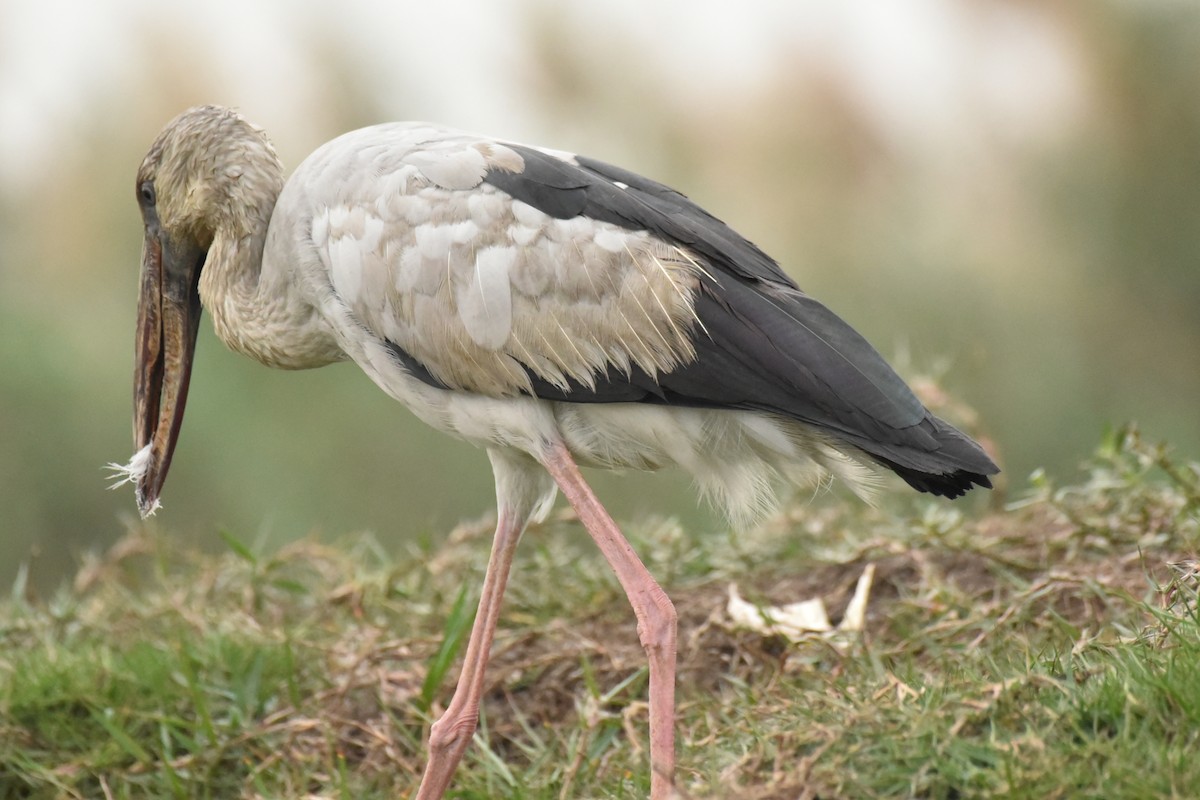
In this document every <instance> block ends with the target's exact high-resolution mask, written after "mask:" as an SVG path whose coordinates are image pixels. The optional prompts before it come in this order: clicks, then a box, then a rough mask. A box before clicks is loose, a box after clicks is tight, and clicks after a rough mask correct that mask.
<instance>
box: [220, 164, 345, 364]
mask: <svg viewBox="0 0 1200 800" xmlns="http://www.w3.org/2000/svg"><path fill="white" fill-rule="evenodd" d="M279 191H280V189H279V187H278V185H275V186H274V187H272V191H270V192H269V193H263V192H260V193H259V194H258V196H257V198H256V200H255V202H254V203H253V204H250V205H248V206H247V207H245V208H244V209H243V211H244V213H241V214H235V215H234V216H233V218H232V220H230V221H229V222H227V224H225V225H222V226H221V227H219V228H218V229H217V230H216V232H215V233H214V235H213V241H212V246H211V247H210V248H209V251H208V258H207V260H206V261H205V264H204V268H203V270H202V271H201V273H200V302H201V303H202V305H203V306H204V308H205V310H206V311H208V312H209V314H210V316H211V317H212V321H213V329H214V330H215V331H216V334H217V337H218V338H219V339H220V340H221V341H222V342H224V343H225V345H226V346H227V347H229V348H230V349H231V350H234V351H236V352H239V353H242V354H243V355H247V356H250V357H251V358H253V359H255V360H256V361H259V362H261V363H263V364H266V365H267V366H270V367H278V368H281V369H307V368H310V367H318V366H323V365H325V364H328V363H331V362H333V361H339V360H341V359H343V358H345V356H344V355H343V354H342V352H341V350H340V348H338V347H337V346H336V342H335V341H334V340H333V337H332V334H331V333H330V332H329V331H328V330H326V329H325V326H324V325H323V324H322V323H321V321H320V319H319V318H318V317H317V315H316V314H315V310H314V309H313V307H312V306H311V304H310V303H308V302H307V301H306V300H305V299H304V298H303V297H302V296H301V294H300V292H298V291H297V290H296V288H295V287H294V285H293V284H292V282H291V280H290V278H289V271H288V270H286V269H279V268H278V267H277V265H276V264H275V263H274V262H276V261H278V259H272V258H270V257H269V255H267V256H265V255H264V253H265V251H266V249H267V243H268V234H269V229H270V221H271V216H272V214H273V212H274V209H275V204H276V200H277V199H278V197H279ZM264 262H266V263H265V264H264Z"/></svg>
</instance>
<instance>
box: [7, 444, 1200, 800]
mask: <svg viewBox="0 0 1200 800" xmlns="http://www.w3.org/2000/svg"><path fill="white" fill-rule="evenodd" d="M630 528H631V530H630V533H631V538H633V539H634V541H635V545H636V547H637V549H638V550H639V552H640V553H641V554H642V555H643V557H644V558H645V559H646V561H647V563H648V565H649V566H650V568H651V570H652V571H653V572H654V573H655V574H656V575H658V576H659V577H660V579H661V580H662V582H663V583H664V585H665V586H666V587H667V588H668V591H669V593H670V594H671V595H672V597H673V598H674V599H675V600H676V603H677V606H678V607H679V610H680V616H681V630H680V676H679V713H678V717H679V720H678V727H679V761H680V771H679V788H680V791H681V793H682V795H683V796H684V797H698V798H699V797H737V798H757V799H759V800H766V799H767V798H843V797H845V798H872V797H928V798H963V797H1013V798H1020V797H1031V798H1034V797H1036V798H1056V797H1062V798H1077V797H1096V798H1122V797H1129V798H1135V797H1136V798H1142V797H1181V798H1182V797H1190V796H1194V793H1195V787H1196V786H1198V785H1200V759H1197V758H1195V753H1196V752H1198V748H1200V615H1198V612H1197V562H1196V550H1197V545H1198V542H1200V467H1198V466H1197V465H1195V464H1181V463H1177V462H1176V461H1175V460H1173V459H1172V458H1171V457H1170V455H1169V454H1168V453H1167V452H1166V451H1165V449H1163V448H1161V447H1156V446H1152V445H1148V444H1146V443H1145V442H1143V441H1142V440H1141V439H1140V437H1139V436H1138V435H1137V433H1136V431H1134V430H1131V429H1127V430H1123V431H1118V432H1116V433H1114V435H1113V436H1111V437H1110V438H1109V440H1108V441H1106V442H1105V444H1104V445H1103V446H1102V447H1101V449H1100V451H1099V453H1098V454H1097V456H1096V458H1095V461H1094V463H1093V464H1092V466H1091V469H1090V472H1089V474H1088V477H1087V479H1086V480H1085V481H1084V482H1083V483H1081V484H1080V485H1077V486H1068V487H1057V486H1054V485H1051V484H1050V483H1049V482H1048V481H1046V480H1045V478H1044V477H1041V476H1034V478H1033V480H1032V482H1031V484H1030V486H1029V487H1028V488H1027V489H1025V490H1024V494H1023V496H1022V498H1021V499H1020V500H1018V501H1016V502H1014V503H1012V504H1010V505H1009V506H1007V507H1005V508H1001V509H997V510H993V511H991V512H987V513H979V514H970V513H966V512H962V511H960V510H959V507H958V506H953V505H949V504H945V503H938V502H934V501H930V500H927V499H924V498H915V499H911V500H910V499H902V498H901V496H899V495H898V496H897V497H896V498H894V499H890V500H889V501H888V503H887V504H885V505H884V506H883V507H882V508H879V509H870V508H865V507H863V506H861V504H856V503H854V502H848V501H846V500H845V498H833V499H828V498H820V499H818V500H816V501H813V502H812V503H809V504H807V505H805V506H804V507H802V508H796V509H794V510H793V511H792V512H790V513H789V514H786V515H784V516H781V517H779V518H776V519H773V520H771V521H769V522H768V523H767V524H766V525H764V526H762V527H761V528H760V529H758V530H756V531H754V532H751V533H748V534H744V535H740V536H736V537H734V536H730V535H725V534H714V535H709V536H694V535H690V534H686V533H685V532H683V531H681V530H680V529H679V528H678V526H677V525H675V524H674V523H672V522H670V521H654V522H643V523H642V524H638V525H634V526H630ZM489 533H490V525H489V524H488V523H487V522H486V521H483V522H481V523H478V524H474V525H466V526H463V527H461V528H459V529H458V530H456V531H454V532H452V533H451V534H450V535H449V536H448V537H447V538H445V539H444V540H442V541H440V542H438V543H437V544H435V545H429V546H426V547H414V548H413V549H412V550H410V551H409V552H406V553H405V554H403V555H402V556H400V557H396V556H389V555H387V554H385V553H383V552H382V551H381V550H380V549H379V548H378V547H376V546H375V545H374V544H373V543H372V542H371V541H370V540H369V539H358V540H355V541H353V542H348V543H345V544H343V545H342V546H340V547H331V546H326V545H321V544H318V543H315V542H312V541H305V542H300V543H297V544H295V545H292V546H289V547H285V548H283V549H282V550H280V551H278V552H276V553H272V554H263V553H257V552H255V551H254V550H253V548H249V547H247V546H245V545H244V544H242V543H241V542H240V541H239V540H238V538H237V537H236V535H234V534H230V533H225V534H223V536H224V538H225V540H226V542H227V545H228V550H227V552H226V553H225V554H224V555H222V556H219V557H213V556H207V555H201V554H199V553H197V552H194V551H190V550H187V549H185V548H184V546H183V545H182V543H180V542H178V541H176V540H173V539H171V538H170V537H168V536H163V535H159V534H156V533H154V532H152V531H151V530H149V529H144V528H139V529H137V530H134V531H131V532H130V534H129V536H128V537H126V538H125V539H124V540H123V541H122V542H121V543H120V544H119V545H118V546H116V547H115V548H114V549H113V550H111V551H110V552H108V553H105V554H103V555H99V556H96V557H95V558H93V559H91V560H89V561H88V562H87V563H86V564H85V565H84V566H83V568H82V569H81V570H80V572H79V574H78V575H77V577H76V579H75V581H74V584H73V585H72V586H69V587H65V588H64V589H63V590H62V591H60V592H59V593H58V594H56V595H55V596H54V597H51V598H47V599H43V600H36V601H35V600H31V599H30V598H28V597H26V596H25V592H24V591H23V590H22V587H20V586H19V585H18V586H17V587H15V589H14V592H13V594H12V596H11V597H10V598H9V599H8V600H7V601H4V602H3V604H2V606H0V798H137V797H156V798H157V797H168V798H208V797H212V798H258V797H263V798H266V797H271V798H274V797H307V798H326V797H339V798H373V797H396V796H402V797H403V796H411V794H412V792H413V790H414V787H415V786H416V783H417V781H418V779H419V775H420V770H421V768H422V765H423V757H424V756H423V749H424V746H423V740H424V737H425V736H426V735H427V731H428V725H429V722H430V719H431V718H432V717H434V716H436V713H437V712H438V710H439V709H440V708H441V707H442V706H443V705H444V704H445V702H447V701H448V699H449V695H450V692H451V691H452V688H453V679H454V675H455V674H456V671H457V658H458V657H459V656H460V655H461V654H460V652H459V651H460V649H461V646H462V644H463V641H464V638H465V631H466V630H467V629H468V627H469V625H470V621H471V613H472V606H473V604H474V602H475V598H476V596H477V591H478V586H479V584H480V582H481V576H482V573H483V566H484V564H485V562H486V557H487V549H488V544H489V542H488V539H489ZM586 545H587V543H586V537H585V536H584V535H583V534H582V532H581V531H580V530H579V528H578V525H577V523H576V522H575V521H574V520H572V519H571V518H570V517H569V516H565V515H564V516H561V517H559V518H557V519H556V520H554V521H552V522H551V523H548V524H547V525H545V526H542V527H541V528H539V529H537V530H533V531H530V533H529V534H528V536H527V539H526V541H525V542H524V543H523V545H522V549H521V553H520V555H519V558H518V562H517V566H516V568H515V572H514V576H513V581H512V585H511V586H510V591H509V594H508V598H507V601H506V607H505V612H504V615H503V618H502V621H501V629H500V632H499V634H498V636H497V642H496V646H495V648H494V655H493V661H492V667H491V669H490V670H489V679H490V681H491V683H490V686H489V690H488V694H487V699H486V702H485V706H484V708H483V711H482V721H481V726H480V732H479V734H478V735H477V737H476V742H475V745H474V746H473V747H472V748H471V749H470V750H469V751H468V754H467V757H466V759H465V761H464V764H463V767H462V768H460V770H459V772H458V774H457V776H456V781H455V784H454V787H453V789H452V796H454V797H457V798H560V797H589V798H592V797H594V798H608V797H614V798H623V797H644V796H646V794H647V789H648V770H647V763H646V762H647V755H646V730H645V725H646V706H645V702H644V700H645V691H646V674H645V668H644V656H643V653H642V651H641V649H640V647H639V646H638V644H637V639H636V635H635V632H634V623H633V619H632V614H631V613H630V612H629V610H628V606H627V604H626V602H625V600H624V597H623V596H622V595H621V593H620V590H619V589H618V588H617V586H616V584H615V581H613V580H612V578H611V577H610V576H609V574H608V573H607V570H606V569H604V568H603V565H602V562H601V561H600V560H599V558H598V557H597V556H596V555H594V554H593V553H592V552H591V550H590V549H589V548H588V547H587V546H586ZM867 564H873V565H874V566H875V569H876V577H875V584H874V591H873V594H872V596H871V599H870V603H869V605H868V613H867V618H866V627H865V631H864V632H863V633H862V634H861V635H848V634H841V635H835V636H814V637H812V638H811V639H807V640H804V641H801V642H798V643H794V642H788V641H785V640H783V639H781V638H779V637H777V636H764V635H763V634H760V633H757V632H754V631H749V630H741V629H737V628H735V627H733V626H732V625H731V624H730V623H729V621H728V618H727V617H726V615H725V612H724V606H725V603H726V599H727V587H728V585H729V584H730V583H736V584H737V586H738V588H739V591H740V592H741V593H742V595H743V596H745V597H747V598H749V599H751V600H753V601H755V602H759V603H761V604H764V605H772V604H777V603H785V602H791V601H794V600H799V599H804V598H808V597H813V596H820V597H822V598H823V599H824V600H825V602H826V603H827V605H828V606H829V608H830V611H831V612H832V616H833V617H834V619H835V620H836V619H837V618H838V617H839V615H840V614H841V613H842V611H843V610H844V608H845V606H846V604H847V602H848V601H849V597H850V595H851V593H852V592H853V589H854V585H855V582H856V580H857V578H858V576H859V574H860V573H861V571H862V569H863V568H864V566H866V565H867Z"/></svg>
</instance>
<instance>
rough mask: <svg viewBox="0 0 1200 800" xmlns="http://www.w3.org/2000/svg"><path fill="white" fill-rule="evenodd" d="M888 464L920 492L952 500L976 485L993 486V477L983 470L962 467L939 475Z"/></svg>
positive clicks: (996, 471)
mask: <svg viewBox="0 0 1200 800" xmlns="http://www.w3.org/2000/svg"><path fill="white" fill-rule="evenodd" d="M887 466H888V467H890V468H891V469H892V471H894V472H895V473H896V474H897V475H899V476H900V477H901V478H903V479H904V482H905V483H907V484H908V485H909V486H911V487H912V488H914V489H916V490H917V491H918V492H925V493H926V494H932V495H936V496H937V497H945V498H948V499H951V500H953V499H955V498H956V497H962V496H963V495H965V494H966V493H967V492H969V491H971V490H972V489H974V488H975V487H976V486H981V487H983V488H984V489H991V488H992V479H991V478H990V477H988V475H986V474H984V473H982V472H970V471H968V470H964V469H960V470H955V471H954V472H949V473H946V474H941V475H939V474H935V473H929V472H920V471H919V470H915V469H910V468H908V467H902V466H900V465H899V464H888V465H887ZM998 472H999V470H993V471H992V472H991V473H989V474H996V473H998Z"/></svg>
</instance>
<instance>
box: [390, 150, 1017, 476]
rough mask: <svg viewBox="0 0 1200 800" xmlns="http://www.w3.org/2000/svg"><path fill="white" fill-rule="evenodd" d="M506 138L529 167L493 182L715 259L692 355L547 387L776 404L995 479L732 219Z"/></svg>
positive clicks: (603, 397) (982, 459) (642, 181)
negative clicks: (661, 369)
mask: <svg viewBox="0 0 1200 800" xmlns="http://www.w3.org/2000/svg"><path fill="white" fill-rule="evenodd" d="M509 146H510V147H512V149H514V150H515V151H517V152H518V153H519V154H520V155H521V156H522V158H523V159H524V161H525V166H524V169H523V171H521V172H507V171H502V170H494V171H492V172H489V173H487V174H486V175H485V176H484V181H486V182H487V183H490V184H492V185H493V186H495V187H496V188H497V189H500V190H502V191H504V192H506V193H507V194H509V195H510V196H512V197H513V198H514V199H516V200H520V201H522V202H524V203H528V204H529V205H531V206H533V207H535V208H537V209H539V210H541V211H542V212H544V213H546V214H548V215H550V216H552V217H555V218H558V219H570V218H572V217H575V216H579V215H583V216H586V217H588V218H591V219H595V220H599V221H602V222H608V223H611V224H614V225H618V226H620V227H623V228H626V229H629V230H646V231H649V232H650V233H652V234H654V235H655V236H657V237H659V238H660V239H662V240H663V241H666V242H670V243H673V244H677V245H679V246H681V247H684V248H686V249H687V250H688V251H689V252H690V253H691V254H692V255H693V256H695V257H697V258H698V259H700V260H702V262H703V263H704V265H705V267H706V269H707V270H708V274H706V275H703V276H701V278H700V290H699V292H698V293H697V295H696V298H695V311H696V315H697V317H698V318H699V320H700V323H701V325H703V330H701V329H700V326H696V329H695V333H694V341H693V344H694V345H695V347H696V358H695V359H694V360H692V361H690V362H688V363H686V364H683V365H681V366H679V367H676V368H675V369H674V370H672V371H671V372H669V373H663V374H659V375H656V376H650V375H648V374H646V373H645V372H644V371H643V370H640V369H637V368H634V369H632V370H631V371H630V373H629V374H628V375H627V374H625V373H624V372H622V371H619V370H617V369H615V368H613V367H610V368H609V369H608V370H607V371H606V372H605V374H603V375H597V376H596V381H595V385H594V386H592V387H589V386H585V385H582V384H578V383H577V382H575V381H572V382H571V383H570V385H569V387H568V388H567V389H566V390H564V389H562V388H560V387H557V386H554V385H552V384H550V383H548V382H547V381H545V380H542V379H540V378H538V377H537V376H536V375H535V374H534V373H532V371H530V372H529V374H530V380H531V383H532V386H533V390H534V393H535V394H536V396H538V397H542V398H545V399H549V400H563V401H570V402H585V403H613V402H641V403H667V404H672V405H683V406H699V407H714V408H741V409H752V410H758V411H765V412H769V413H773V414H777V415H779V416H782V417H787V418H791V419H795V420H798V421H800V422H803V423H805V424H808V425H810V426H813V427H814V428H816V429H818V430H820V431H823V432H825V433H826V434H828V435H830V436H831V437H833V438H834V439H836V440H839V441H841V442H843V443H845V444H847V445H850V446H852V447H854V448H857V449H858V450H860V451H862V452H864V453H865V454H867V455H868V456H870V457H871V458H873V459H874V460H876V461H878V462H879V463H881V464H883V465H885V466H887V467H889V468H891V469H892V470H894V471H895V472H896V473H897V474H898V475H900V477H901V478H903V479H904V480H905V481H907V482H908V483H909V484H910V485H911V486H913V487H914V488H916V489H918V490H920V491H923V492H932V493H934V494H939V495H945V496H947V497H957V496H959V495H961V494H962V493H963V492H965V491H967V490H968V489H970V488H971V486H972V485H980V486H991V482H990V481H989V479H988V477H987V476H988V475H991V474H995V473H996V472H998V471H999V470H998V469H997V467H996V465H995V464H994V463H993V462H992V460H991V459H990V458H989V457H988V456H987V454H986V453H984V451H983V449H982V448H980V447H979V445H978V444H976V443H975V442H974V441H972V440H971V439H970V438H969V437H967V436H966V435H964V434H963V433H961V432H960V431H958V430H957V429H955V428H954V427H953V426H951V425H950V424H948V423H946V422H944V421H943V420H941V419H938V418H937V417H935V416H934V415H933V414H931V413H930V412H929V411H928V410H927V409H926V408H925V407H924V406H923V405H922V404H921V402H920V401H919V400H918V399H917V398H916V396H915V395H914V394H913V393H912V391H911V390H910V389H909V388H908V386H907V385H906V384H905V383H904V381H903V380H902V379H901V378H900V377H899V376H898V375H897V374H896V373H895V371H893V370H892V368H891V367H890V366H889V365H888V364H887V362H886V361H884V359H883V357H882V356H880V355H879V353H878V352H877V351H876V350H875V348H873V347H872V346H871V345H870V344H869V343H868V342H867V341H866V340H865V339H864V338H863V337H862V336H861V335H859V334H858V332H857V331H855V330H854V329H853V328H851V327H850V326H849V325H848V324H846V323H845V322H844V321H843V320H842V319H841V318H840V317H838V316H837V315H836V314H834V313H833V312H832V311H830V310H829V309H828V308H826V307H825V306H824V305H822V304H821V303H819V302H818V301H816V300H814V299H813V298H811V297H809V296H808V295H806V294H805V293H804V292H802V291H801V290H800V289H799V288H798V287H797V286H796V284H795V283H794V282H793V281H792V279H791V278H789V277H788V276H787V275H786V274H785V273H784V272H783V270H782V269H781V268H780V267H779V265H778V264H777V263H776V262H775V261H774V260H773V259H772V258H771V257H770V256H768V255H767V254H766V253H764V252H763V251H762V250H760V249H759V248H758V247H756V246H755V245H754V244H752V243H751V242H749V241H747V240H746V239H745V238H744V237H742V236H741V235H739V234H738V233H737V232H736V231H734V230H733V229H732V228H730V227H729V226H728V225H726V224H725V223H724V222H721V221H720V220H719V219H717V218H716V217H714V216H712V215H711V214H709V213H708V212H707V211H705V210H704V209H702V208H701V207H700V206H698V205H696V204H695V203H693V202H692V201H691V200H689V199H688V198H687V197H685V196H684V195H683V194H680V193H679V192H677V191H675V190H674V189H671V188H670V187H668V186H665V185H663V184H661V183H657V182H655V181H652V180H649V179H647V178H644V177H641V176H639V175H637V174H635V173H632V172H629V171H628V170H624V169H621V168H620V167H615V166H612V165H610V164H605V163H604V162H601V161H595V160H593V159H588V158H583V157H576V159H575V162H574V163H572V162H570V161H565V160H563V159H561V158H558V157H556V156H552V155H548V154H546V153H543V152H541V151H539V150H535V149H532V148H528V147H523V146H520V145H509ZM704 331H706V332H707V335H706V334H705V332H704ZM410 360H411V359H410ZM418 377H421V376H420V375H418Z"/></svg>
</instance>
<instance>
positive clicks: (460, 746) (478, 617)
mask: <svg viewBox="0 0 1200 800" xmlns="http://www.w3.org/2000/svg"><path fill="white" fill-rule="evenodd" d="M488 456H489V457H490V458H491V461H492V470H493V472H494V473H495V476H496V505H497V509H496V513H497V520H496V536H495V540H494V541H493V543H492V554H491V557H490V558H489V559H488V567H487V576H486V577H485V578H484V581H483V591H482V593H481V595H480V597H479V610H478V611H476V612H475V624H474V625H473V626H472V628H471V638H470V640H469V641H468V642H467V654H466V656H465V657H464V658H463V667H462V672H461V673H460V674H459V676H458V687H457V688H456V689H455V690H454V697H453V698H452V699H451V700H450V705H449V706H447V707H446V711H445V712H444V713H443V714H442V716H441V717H440V718H438V720H437V722H435V723H433V726H432V727H431V728H430V731H429V762H428V763H427V764H426V765H425V774H424V775H423V776H422V777H421V786H420V788H419V789H418V790H417V798H416V800H438V798H440V797H441V796H442V795H443V794H445V792H446V788H447V787H448V786H449V785H450V779H451V778H452V777H453V775H454V770H455V769H456V768H457V767H458V762H459V761H461V760H462V757H463V753H464V752H465V751H466V749H467V745H469V744H470V743H471V739H472V737H473V736H474V735H475V728H476V727H477V725H478V723H479V701H480V698H481V696H482V695H483V678H484V671H485V669H486V667H487V662H488V655H489V654H490V651H491V648H492V637H493V635H494V634H495V632H496V621H497V620H498V619H499V617H500V604H501V601H502V600H503V598H504V587H505V586H506V585H507V583H508V574H509V571H510V569H511V568H512V560H513V554H514V553H515V552H516V550H517V542H518V541H520V539H521V533H522V532H523V531H524V530H525V526H526V525H528V524H529V522H530V521H531V520H533V519H536V518H540V517H542V516H544V515H545V513H546V511H547V510H548V509H549V507H550V504H551V503H552V502H553V501H554V493H555V492H554V484H553V483H552V482H551V481H550V480H549V478H548V476H547V475H546V473H545V472H543V471H542V469H541V468H540V467H538V465H537V464H536V463H535V462H533V461H532V460H531V459H529V458H528V457H527V456H524V455H510V454H506V453H503V452H500V451H495V450H489V451H488Z"/></svg>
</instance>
